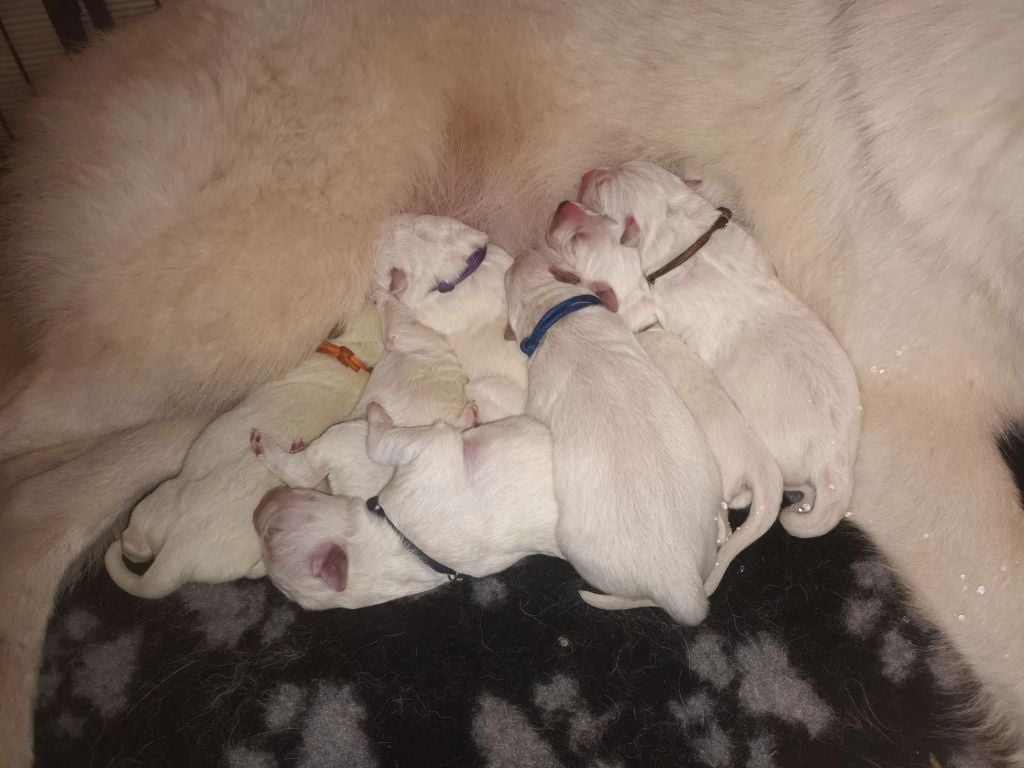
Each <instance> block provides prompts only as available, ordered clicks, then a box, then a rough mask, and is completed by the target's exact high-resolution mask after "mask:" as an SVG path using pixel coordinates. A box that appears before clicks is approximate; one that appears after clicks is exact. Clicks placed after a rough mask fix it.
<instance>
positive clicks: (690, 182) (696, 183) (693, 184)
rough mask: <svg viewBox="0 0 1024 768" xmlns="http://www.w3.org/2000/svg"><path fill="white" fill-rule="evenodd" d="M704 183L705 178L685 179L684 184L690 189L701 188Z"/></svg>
mask: <svg viewBox="0 0 1024 768" xmlns="http://www.w3.org/2000/svg"><path fill="white" fill-rule="evenodd" d="M703 183H704V180H703V179H683V184H685V185H686V186H688V187H689V188H690V189H699V188H700V185H701V184H703Z"/></svg>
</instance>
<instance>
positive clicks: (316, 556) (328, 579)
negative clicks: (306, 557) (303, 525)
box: [309, 542, 348, 592]
mask: <svg viewBox="0 0 1024 768" xmlns="http://www.w3.org/2000/svg"><path fill="white" fill-rule="evenodd" d="M309 565H310V569H311V570H312V572H313V575H314V576H316V577H318V578H319V579H320V580H321V581H322V582H323V583H324V584H326V585H327V586H329V587H330V588H331V589H333V590H334V591H335V592H344V591H345V586H346V585H347V584H348V555H346V554H345V550H344V549H342V548H341V546H339V545H338V544H335V543H333V542H331V543H328V544H326V545H324V546H321V547H319V548H317V550H316V551H315V552H314V553H313V559H312V560H311V561H310V564H309Z"/></svg>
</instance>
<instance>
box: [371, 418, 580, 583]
mask: <svg viewBox="0 0 1024 768" xmlns="http://www.w3.org/2000/svg"><path fill="white" fill-rule="evenodd" d="M366 418H367V420H368V421H369V424H370V430H369V433H368V435H367V443H366V444H367V448H368V450H369V453H370V456H371V457H372V458H373V460H374V461H377V462H380V463H381V464H387V465H389V466H394V467H397V469H396V471H395V475H394V477H393V478H392V479H391V482H389V483H388V484H387V485H386V486H385V487H384V489H383V490H382V491H381V492H380V497H379V504H380V507H381V508H382V509H383V510H384V511H385V512H386V514H387V516H388V518H389V519H390V520H391V522H392V523H394V525H395V526H396V527H397V528H398V530H400V531H401V532H402V533H403V534H404V535H405V536H406V537H408V538H409V539H410V540H411V541H413V542H414V543H415V544H416V546H418V547H419V548H420V549H422V550H423V551H425V552H426V553H427V554H428V555H429V556H430V557H431V558H433V559H434V560H437V561H438V562H440V563H443V564H444V565H446V566H448V567H449V568H451V569H452V570H454V571H457V572H458V573H463V574H467V575H469V576H486V575H488V574H491V573H496V572H497V571H501V570H504V569H505V568H507V567H509V566H510V565H512V564H513V563H515V562H516V561H518V560H521V559H522V558H524V557H526V556H527V555H532V554H545V555H553V556H555V557H561V554H560V552H559V549H558V545H557V544H556V543H555V525H556V522H557V519H558V508H557V506H556V503H555V489H554V480H553V477H552V468H551V466H552V465H551V435H550V433H549V432H548V430H547V428H546V427H545V426H544V425H543V424H541V423H540V422H538V421H535V420H534V419H531V418H530V417H528V416H512V417H509V418H507V419H502V420H501V421H496V422H492V423H490V424H484V425H482V426H479V427H474V423H475V419H476V408H475V406H474V405H469V406H467V408H466V411H465V412H464V413H463V416H462V417H461V418H460V420H459V422H458V423H456V424H454V425H452V424H446V423H444V422H441V421H439V422H437V423H436V424H434V425H432V426H429V427H404V428H403V427H395V426H394V422H393V421H392V419H391V417H390V416H389V415H388V413H387V412H386V411H385V410H384V409H383V408H382V407H380V406H379V405H377V404H376V403H373V404H371V405H370V407H369V410H368V411H367V416H366Z"/></svg>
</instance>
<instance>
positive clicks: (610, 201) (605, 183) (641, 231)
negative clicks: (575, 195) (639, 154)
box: [579, 160, 718, 270]
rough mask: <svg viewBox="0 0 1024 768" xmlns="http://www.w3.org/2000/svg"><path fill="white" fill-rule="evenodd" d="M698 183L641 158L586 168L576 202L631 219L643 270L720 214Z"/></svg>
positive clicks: (666, 257) (692, 238) (667, 256)
mask: <svg viewBox="0 0 1024 768" xmlns="http://www.w3.org/2000/svg"><path fill="white" fill-rule="evenodd" d="M699 186H700V182H699V181H684V180H683V179H681V178H679V177H678V176H676V175H675V174H674V173H671V172H669V171H667V170H665V169H664V168H662V167H660V166H658V165H655V164H654V163H648V162H645V161H641V160H634V161H632V162H628V163H624V164H622V165H620V166H617V167H615V168H608V169H605V168H598V169H595V170H593V171H588V172H587V173H585V174H584V175H583V178H582V180H581V182H580V194H579V196H580V200H581V201H582V202H583V204H584V205H585V206H587V207H588V208H592V209H594V210H595V211H600V212H601V213H603V214H605V215H606V216H610V217H612V218H613V219H615V220H616V221H619V222H623V223H626V222H628V221H630V220H632V221H633V222H635V225H636V235H637V237H638V239H637V242H636V245H637V248H638V250H639V253H640V257H641V259H642V262H643V265H644V268H645V269H648V270H650V269H654V268H657V267H658V266H660V265H661V264H663V263H665V262H667V261H668V260H669V259H671V258H672V257H673V256H674V255H675V254H676V253H678V252H679V251H680V250H682V249H683V248H685V247H686V246H687V245H688V244H689V243H692V242H693V241H695V240H696V239H697V238H698V237H700V236H701V234H703V232H704V231H705V230H706V229H707V228H708V227H709V226H710V225H711V223H712V222H714V220H715V219H716V218H717V217H718V213H717V212H716V211H715V206H714V205H712V204H711V202H710V201H708V200H707V199H705V198H704V197H703V196H701V195H700V194H699V193H698V192H697V191H696V188H698V187H699Z"/></svg>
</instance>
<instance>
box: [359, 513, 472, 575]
mask: <svg viewBox="0 0 1024 768" xmlns="http://www.w3.org/2000/svg"><path fill="white" fill-rule="evenodd" d="M366 509H367V511H369V512H370V514H372V515H374V516H376V517H379V518H380V519H381V520H383V521H384V522H386V523H387V524H388V525H390V526H391V530H393V531H394V532H395V533H397V534H398V538H399V539H401V540H402V546H404V547H405V548H406V549H407V550H409V551H410V552H411V553H412V554H414V555H416V557H417V558H418V559H419V561H420V562H421V563H423V564H424V565H425V566H427V567H428V568H430V569H431V570H432V571H434V572H435V573H440V574H443V575H444V576H447V577H448V580H449V581H462V579H463V578H465V577H464V576H463V575H462V574H461V573H459V572H458V571H456V570H455V569H454V568H449V567H448V566H447V565H445V564H444V563H439V562H437V560H435V559H434V558H432V557H431V556H430V555H428V554H427V553H426V552H424V551H423V550H422V549H420V548H419V547H417V546H416V545H415V544H413V543H412V542H411V541H410V540H409V539H408V537H406V535H405V534H404V533H402V532H401V531H400V530H398V527H397V526H396V525H395V524H394V523H393V522H391V518H390V517H388V514H387V512H385V511H384V507H382V506H381V505H380V500H379V499H378V498H377V497H376V496H374V497H373V498H370V499H367V500H366Z"/></svg>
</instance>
